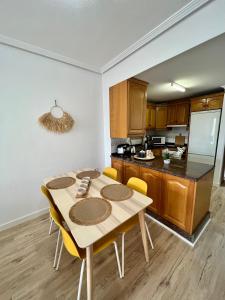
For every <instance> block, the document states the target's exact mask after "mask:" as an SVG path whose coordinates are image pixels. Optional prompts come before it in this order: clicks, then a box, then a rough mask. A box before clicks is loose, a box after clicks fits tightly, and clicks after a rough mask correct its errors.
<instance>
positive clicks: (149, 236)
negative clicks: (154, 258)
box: [145, 221, 154, 249]
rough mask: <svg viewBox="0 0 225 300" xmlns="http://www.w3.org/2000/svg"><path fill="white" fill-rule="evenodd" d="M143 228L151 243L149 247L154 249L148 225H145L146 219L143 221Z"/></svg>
mask: <svg viewBox="0 0 225 300" xmlns="http://www.w3.org/2000/svg"><path fill="white" fill-rule="evenodd" d="M145 228H146V231H147V235H148V239H149V242H150V244H151V247H152V249H154V246H153V243H152V238H151V235H150V232H149V229H148V225H147V223H146V221H145Z"/></svg>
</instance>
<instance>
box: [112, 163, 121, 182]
mask: <svg viewBox="0 0 225 300" xmlns="http://www.w3.org/2000/svg"><path fill="white" fill-rule="evenodd" d="M112 167H113V168H115V169H116V170H117V181H119V182H121V183H122V182H123V161H122V160H119V159H114V158H112Z"/></svg>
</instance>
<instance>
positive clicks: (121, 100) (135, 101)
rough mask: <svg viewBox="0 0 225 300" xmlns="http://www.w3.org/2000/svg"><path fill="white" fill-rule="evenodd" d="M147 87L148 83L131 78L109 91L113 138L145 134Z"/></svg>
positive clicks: (111, 134)
mask: <svg viewBox="0 0 225 300" xmlns="http://www.w3.org/2000/svg"><path fill="white" fill-rule="evenodd" d="M147 87H148V83H147V82H145V81H142V80H139V79H136V78H131V79H128V80H125V81H122V82H120V83H118V84H116V85H114V86H112V87H111V88H110V89H109V98H110V99H109V100H110V136H111V138H127V137H129V136H143V135H144V134H145V129H146V105H147Z"/></svg>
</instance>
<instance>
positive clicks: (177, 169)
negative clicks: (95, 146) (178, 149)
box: [111, 153, 214, 181]
mask: <svg viewBox="0 0 225 300" xmlns="http://www.w3.org/2000/svg"><path fill="white" fill-rule="evenodd" d="M111 156H112V158H113V157H114V158H117V159H120V160H123V161H126V162H129V163H133V164H136V165H139V166H142V167H145V168H149V169H153V170H156V171H160V172H163V173H168V174H171V175H174V176H178V177H182V178H187V179H191V180H194V181H198V180H199V179H201V178H202V177H203V176H205V175H206V174H207V173H209V172H210V171H212V170H213V169H214V166H212V165H207V164H202V163H196V162H191V161H187V160H186V159H181V160H178V159H171V162H170V164H168V165H166V164H164V163H163V159H162V157H156V158H155V159H153V160H151V161H140V160H137V159H135V158H134V157H133V156H131V157H123V156H121V155H118V154H117V153H112V155H111Z"/></svg>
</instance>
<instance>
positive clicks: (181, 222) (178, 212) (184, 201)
mask: <svg viewBox="0 0 225 300" xmlns="http://www.w3.org/2000/svg"><path fill="white" fill-rule="evenodd" d="M193 185H194V183H193V182H192V181H190V180H188V179H184V178H180V177H177V176H172V175H168V174H163V214H162V216H163V217H164V218H165V219H166V220H168V221H170V222H171V223H172V224H175V225H176V226H178V227H179V228H181V229H183V230H185V231H186V232H190V231H191V218H192V207H193V199H194V187H193Z"/></svg>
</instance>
